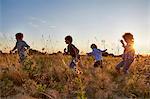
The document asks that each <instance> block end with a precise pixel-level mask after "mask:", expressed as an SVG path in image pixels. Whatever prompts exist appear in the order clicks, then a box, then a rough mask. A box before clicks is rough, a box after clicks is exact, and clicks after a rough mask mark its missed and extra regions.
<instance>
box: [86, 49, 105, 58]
mask: <svg viewBox="0 0 150 99" xmlns="http://www.w3.org/2000/svg"><path fill="white" fill-rule="evenodd" d="M88 54H89V55H92V56H94V58H95V60H96V61H99V60H102V51H101V50H100V49H96V48H94V49H93V51H92V52H90V53H88Z"/></svg>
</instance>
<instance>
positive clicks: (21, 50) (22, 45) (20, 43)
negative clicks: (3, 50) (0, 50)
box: [13, 40, 30, 56]
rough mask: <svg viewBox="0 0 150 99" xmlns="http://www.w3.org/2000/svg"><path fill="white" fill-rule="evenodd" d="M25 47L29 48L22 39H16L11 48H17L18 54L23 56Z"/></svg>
mask: <svg viewBox="0 0 150 99" xmlns="http://www.w3.org/2000/svg"><path fill="white" fill-rule="evenodd" d="M25 47H26V48H30V46H29V45H28V44H27V43H26V42H25V41H23V40H18V41H17V42H16V45H15V47H14V49H13V50H15V49H17V50H18V54H19V56H25Z"/></svg>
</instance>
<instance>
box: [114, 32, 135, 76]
mask: <svg viewBox="0 0 150 99" xmlns="http://www.w3.org/2000/svg"><path fill="white" fill-rule="evenodd" d="M122 37H123V39H124V41H125V43H126V44H125V43H124V41H123V40H120V42H121V43H122V46H123V48H124V52H123V55H122V59H123V60H122V61H121V62H120V63H119V64H118V65H117V66H116V70H117V72H119V73H120V68H121V67H123V72H124V73H125V74H127V73H128V69H129V67H130V65H131V64H132V62H133V61H134V57H135V49H134V48H133V45H134V37H133V35H132V34H131V33H125V34H124V35H123V36H122Z"/></svg>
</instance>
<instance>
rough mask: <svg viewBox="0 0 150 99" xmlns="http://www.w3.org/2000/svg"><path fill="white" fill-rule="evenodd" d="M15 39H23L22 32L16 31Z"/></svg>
mask: <svg viewBox="0 0 150 99" xmlns="http://www.w3.org/2000/svg"><path fill="white" fill-rule="evenodd" d="M15 36H16V39H17V40H22V39H23V34H22V33H17V34H16V35H15Z"/></svg>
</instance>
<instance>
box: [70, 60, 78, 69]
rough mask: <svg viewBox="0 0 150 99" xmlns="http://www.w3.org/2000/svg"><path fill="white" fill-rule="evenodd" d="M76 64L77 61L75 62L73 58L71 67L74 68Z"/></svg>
mask: <svg viewBox="0 0 150 99" xmlns="http://www.w3.org/2000/svg"><path fill="white" fill-rule="evenodd" d="M75 66H76V63H75V62H74V59H72V60H71V63H70V65H69V67H70V68H74V67H75Z"/></svg>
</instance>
